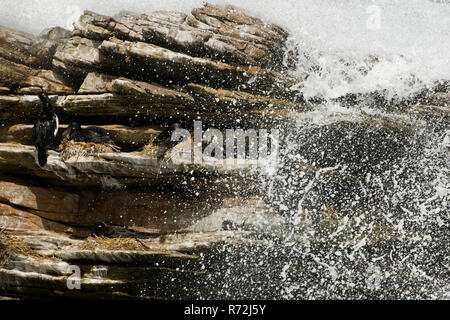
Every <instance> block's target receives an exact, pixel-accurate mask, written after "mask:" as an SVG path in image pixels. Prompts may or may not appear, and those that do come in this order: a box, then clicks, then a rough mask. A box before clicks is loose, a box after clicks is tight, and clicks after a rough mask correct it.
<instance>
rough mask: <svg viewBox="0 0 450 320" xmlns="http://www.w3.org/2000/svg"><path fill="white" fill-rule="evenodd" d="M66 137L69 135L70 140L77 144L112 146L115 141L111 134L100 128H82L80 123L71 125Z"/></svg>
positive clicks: (65, 134)
mask: <svg viewBox="0 0 450 320" xmlns="http://www.w3.org/2000/svg"><path fill="white" fill-rule="evenodd" d="M63 135H64V137H67V135H69V140H71V141H75V142H92V143H97V144H111V145H114V141H113V140H112V139H111V137H110V136H109V132H108V131H106V130H105V129H103V128H100V127H87V128H83V129H82V128H81V125H80V124H79V123H78V122H72V123H70V124H69V126H68V128H67V130H66V131H65V132H64V133H63Z"/></svg>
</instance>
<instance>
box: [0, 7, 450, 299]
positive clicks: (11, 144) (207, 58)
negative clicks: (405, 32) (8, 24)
mask: <svg viewBox="0 0 450 320" xmlns="http://www.w3.org/2000/svg"><path fill="white" fill-rule="evenodd" d="M287 38H288V33H287V32H286V30H284V29H283V28H281V27H280V26H277V25H273V24H269V23H265V22H263V21H261V20H260V19H258V18H254V17H250V16H248V15H246V14H245V13H242V12H240V11H239V10H237V9H235V8H232V7H227V8H219V7H214V6H205V7H203V8H198V9H194V10H192V12H191V15H186V14H183V13H177V12H165V11H158V12H154V13H152V14H151V15H147V14H143V15H136V14H132V13H128V12H122V13H120V14H118V15H117V16H114V17H109V16H104V15H101V14H97V13H94V12H90V11H86V12H85V13H84V14H83V15H82V16H81V17H80V19H79V21H78V22H77V23H76V24H75V28H74V30H73V31H72V32H70V31H67V30H64V29H61V28H53V29H49V30H45V31H44V32H43V33H42V34H41V35H40V36H39V37H36V36H33V35H30V34H25V33H22V32H18V31H14V30H9V29H7V28H3V27H0V123H1V126H0V177H1V178H0V294H1V295H4V296H14V297H75V298H87V299H93V298H106V299H110V298H118V299H129V298H141V299H154V298H156V299H166V298H171V299H179V298H208V297H213V298H224V297H235V298H238V297H256V298H258V297H259V298H280V297H285V294H286V292H285V291H283V290H281V289H280V288H284V287H285V286H286V283H289V284H290V285H295V286H297V287H296V290H300V291H301V290H303V291H301V292H303V293H305V292H307V291H308V288H307V287H308V281H313V280H311V279H314V277H317V273H316V271H317V270H316V271H306V270H305V269H303V270H304V271H305V276H304V277H305V279H309V280H307V281H306V280H305V281H304V282H303V284H302V280H299V279H293V278H291V279H288V280H286V279H283V273H282V272H283V270H285V269H284V268H283V267H282V266H283V265H285V263H286V262H289V261H291V259H293V255H292V254H293V252H290V253H286V251H285V247H284V245H282V244H280V238H282V237H285V235H286V234H289V233H290V231H289V230H296V231H297V230H298V229H299V228H303V225H309V224H311V223H313V224H314V225H315V226H316V227H317V228H318V230H319V234H316V235H315V236H314V240H311V239H310V240H311V241H312V242H310V246H313V247H314V246H317V248H321V247H324V246H331V247H333V246H334V245H335V242H333V241H329V239H330V238H329V236H330V234H333V232H334V231H336V230H338V229H339V228H340V226H341V225H345V226H349V225H350V226H351V225H352V223H353V224H355V223H356V224H357V225H358V222H352V223H350V222H349V220H348V219H347V220H345V216H346V214H348V213H349V212H350V213H352V214H353V216H355V212H368V214H371V215H373V217H377V216H378V215H379V212H377V213H374V212H373V208H378V209H379V210H389V209H390V207H389V205H391V203H389V204H387V203H386V202H383V201H384V199H385V196H386V194H389V192H390V191H393V190H396V189H395V188H396V186H395V187H394V186H392V183H393V182H392V181H390V180H389V181H388V179H387V177H386V175H382V174H381V172H389V170H394V168H397V169H398V168H399V167H398V166H397V164H399V163H400V161H403V160H404V159H405V157H409V158H410V160H411V161H412V162H414V161H415V160H416V159H418V158H419V155H420V154H422V153H423V150H424V148H426V143H423V141H422V140H420V139H421V138H423V137H419V136H418V135H417V130H422V129H423V130H426V128H427V127H430V126H432V127H433V128H434V129H433V130H434V131H433V130H431V131H432V132H431V133H430V135H433V136H442V135H443V134H445V130H446V128H448V125H449V123H450V109H449V107H448V103H450V93H449V91H448V86H446V85H445V83H443V84H442V85H441V86H440V87H436V88H433V89H432V90H431V89H430V90H429V91H424V92H423V93H421V94H420V95H418V96H417V97H415V98H414V99H413V101H407V102H403V103H402V104H396V105H393V104H389V103H388V102H386V101H383V102H380V101H379V100H376V98H374V99H373V100H371V101H376V102H374V104H375V105H376V106H379V108H378V110H386V108H388V109H389V110H390V111H389V112H391V113H389V114H388V115H386V114H385V113H383V112H381V111H380V112H368V111H367V110H364V109H362V110H359V112H358V115H357V116H355V114H350V113H348V114H346V113H345V112H337V113H332V114H329V113H328V114H327V113H326V112H324V113H322V116H323V117H324V118H325V120H326V121H325V125H321V126H311V125H309V126H306V127H305V126H303V127H302V130H301V131H300V132H298V131H295V130H293V129H292V127H293V126H294V124H295V123H298V122H301V121H304V120H305V119H309V118H310V117H311V116H313V115H314V114H315V113H317V112H318V111H320V110H321V108H322V105H321V103H320V101H305V100H304V99H303V97H302V95H301V94H299V93H298V88H299V87H301V83H302V81H303V80H302V79H300V78H296V77H294V76H292V74H293V73H292V72H290V71H291V70H292V68H294V67H295V61H296V60H295V57H296V54H298V53H297V52H296V51H295V50H288V48H287V46H286V41H287ZM42 89H43V90H45V91H46V92H47V93H48V94H49V95H50V97H51V101H52V103H53V104H54V105H55V107H56V110H57V114H58V116H59V119H60V122H61V126H60V132H59V137H60V136H61V133H62V131H63V130H64V129H65V128H66V126H67V123H69V122H71V121H73V120H75V119H76V120H78V121H79V122H81V123H82V124H83V125H84V126H87V125H98V126H101V127H103V128H105V129H107V130H108V131H109V133H110V135H111V138H112V139H113V140H114V142H115V143H116V144H117V146H118V147H120V152H112V151H111V152H106V153H105V152H95V153H89V154H87V155H86V154H83V155H81V156H80V155H71V156H69V157H65V156H63V151H62V150H61V149H60V148H58V146H55V147H54V148H53V150H50V151H49V158H48V164H47V165H46V166H45V167H43V168H41V167H40V166H39V165H38V164H37V154H36V151H35V149H34V147H33V146H32V145H31V132H32V127H33V123H34V121H35V119H36V117H37V115H38V114H39V112H40V111H41V108H42V105H41V103H40V101H39V99H38V97H37V96H36V95H35V93H36V92H39V91H40V90H42ZM374 96H376V94H374ZM342 101H344V102H345V105H346V106H351V105H354V104H355V103H354V101H352V99H351V97H342ZM392 110H393V111H392ZM195 120H201V121H202V124H203V127H204V128H218V129H219V130H225V129H227V128H236V127H239V128H246V129H249V128H267V129H269V128H278V129H280V130H282V132H283V134H282V138H281V139H282V140H283V141H284V142H286V141H288V142H289V143H287V142H286V144H289V146H290V147H289V148H290V149H286V150H287V151H289V154H291V155H292V154H294V155H300V154H301V155H305V156H304V157H296V156H288V157H286V158H284V159H282V161H281V162H282V164H281V169H280V170H279V171H278V173H277V176H278V178H276V179H269V178H267V176H266V173H264V172H262V171H264V170H262V169H261V168H260V167H257V166H256V167H255V165H254V162H253V161H252V160H251V159H232V161H231V162H230V163H228V164H227V165H224V164H223V163H222V162H220V163H217V162H216V161H214V158H211V159H207V158H204V159H203V160H204V161H203V162H202V163H201V164H198V163H193V162H192V161H186V162H182V163H179V162H175V161H174V160H173V159H169V158H165V159H164V161H163V163H161V162H160V161H158V160H157V159H156V157H155V155H154V153H152V152H148V145H149V143H150V141H152V139H154V137H155V136H156V135H158V134H159V133H161V132H162V131H163V130H164V129H165V128H166V127H167V126H169V125H170V124H171V123H173V122H175V121H176V122H179V123H180V124H182V126H183V127H184V128H186V129H188V130H191V131H192V129H193V123H194V121H195ZM283 130H284V131H283ZM290 135H296V136H295V137H292V136H290ZM349 140H351V143H349ZM299 141H302V143H299ZM187 143H191V142H190V141H189V142H187ZM178 147H179V146H177V147H176V148H178ZM445 148H448V147H447V146H445V147H444V149H445ZM286 150H285V151H286ZM443 152H444V153H443V155H444V156H443V157H444V158H440V159H441V160H440V161H444V162H445V161H448V150H444V151H443ZM368 155H370V159H369V158H367V156H368ZM244 156H245V155H244ZM408 168H410V169H411V170H412V171H414V172H417V171H418V170H420V168H419V167H413V166H411V167H408ZM265 169H267V168H265ZM398 170H400V169H398ZM406 174H408V173H406ZM371 176H372V177H375V178H372V179H371V178H370V177H371ZM368 177H369V178H368ZM379 177H382V178H380V179H381V180H379V181H378V180H377V179H378V178H379ZM414 177H416V176H414ZM306 178H308V179H309V180H308V181H314V184H309V185H308V184H305V181H306V180H305V179H306ZM382 179H384V180H382ZM429 182H430V180H429V177H423V179H422V180H421V181H420V182H419V183H420V184H423V185H427V184H429ZM401 183H403V185H402V188H404V189H405V190H406V189H408V188H410V189H411V188H413V183H417V181H414V182H413V181H410V180H408V179H403V180H401ZM380 185H381V187H380ZM283 186H284V187H283ZM383 187H384V188H387V191H386V190H384V189H383ZM273 188H276V189H277V190H285V191H279V192H277V193H273V192H271V191H270V190H272V189H273ZM308 188H310V189H308ZM380 188H381V189H380ZM430 188H432V186H430ZM291 190H293V191H291ZM305 190H307V191H308V192H305ZM294 191H295V192H294ZM309 191H311V192H309ZM355 199H356V200H355ZM361 199H362V200H361ZM352 201H353V202H355V201H356V202H358V205H354V204H353V202H352ZM398 202H399V203H400V204H399V206H400V205H403V206H404V208H405V210H407V209H406V208H407V207H408V206H407V205H404V203H405V202H408V200H407V197H405V198H402V199H400V200H398ZM280 204H283V205H280ZM439 206H442V205H439ZM388 207H389V208H388ZM397 209H398V207H396V210H397ZM399 210H400V211H401V209H399ZM411 210H412V209H411ZM369 212H370V213H369ZM442 214H443V213H442ZM310 215H312V216H313V217H312V218H308V217H310ZM98 221H103V222H105V223H107V224H113V225H120V226H123V227H126V228H127V232H130V233H129V234H128V236H126V237H123V238H114V239H111V238H105V237H92V236H90V235H91V229H92V227H93V226H94V224H95V223H96V222H98ZM298 221H303V222H302V223H299V222H298ZM356 221H357V220H356ZM370 223H372V224H371V225H370V228H369V229H368V230H369V231H368V235H367V237H366V238H367V240H366V241H367V245H368V246H369V247H370V248H372V249H373V250H376V249H374V248H375V247H377V246H382V245H383V244H384V245H385V244H386V243H388V244H390V243H392V242H395V241H397V237H398V234H397V230H394V229H392V228H390V227H386V222H383V221H378V220H377V218H374V220H373V221H369V222H368V224H370ZM288 226H289V227H288ZM292 228H293V229H292ZM438 229H439V228H438ZM341 230H342V229H341ZM439 230H441V231H439V232H438V233H439V234H440V235H441V237H443V238H441V240H440V241H441V242H439V243H440V244H442V243H445V237H447V235H446V233H445V232H444V233H441V232H443V231H442V227H441V229H439ZM410 232H411V234H410V239H411V238H414V236H415V234H417V233H420V234H422V233H423V232H425V231H424V230H418V229H417V228H415V227H411V228H410ZM421 232H422V233H421ZM322 233H323V234H322ZM360 235H361V234H360ZM360 235H358V236H357V237H356V238H352V240H351V241H350V242H349V243H351V245H352V246H354V245H355V244H356V243H357V240H358V239H359V240H361V238H358V237H359V236H360ZM303 236H304V234H303V235H302V236H301V237H300V236H296V237H294V238H289V241H294V242H297V243H302V241H305V239H304V238H303ZM361 237H362V235H361ZM350 238H351V237H350ZM327 239H328V240H327ZM335 240H336V239H334V241H335ZM308 241H309V240H308ZM311 243H312V244H311ZM269 244H270V245H269ZM440 252H441V253H445V252H442V251H440ZM243 257H245V259H244V258H243ZM436 259H437V258H436ZM263 261H264V265H261V264H262V263H263ZM296 263H297V262H296ZM298 263H300V262H298ZM305 263H306V262H305ZM74 266H75V269H74ZM258 266H259V267H258ZM77 268H78V269H77ZM302 268H304V266H303V265H298V266H297V269H296V270H302ZM76 270H79V271H80V274H79V278H80V279H79V280H80V281H81V283H80V287H79V288H75V289H74V288H70V285H69V286H68V283H76V281H77V280H78V277H77V273H76ZM244 270H245V271H244ZM326 270H327V268H324V270H323V271H318V274H319V275H320V274H321V272H322V273H323V272H325V273H326ZM242 274H243V275H244V276H241V275H242ZM362 281H363V284H364V280H362ZM318 282H319V281H318ZM318 282H317V283H318ZM355 282H356V283H358V281H355ZM249 284H251V285H249ZM255 286H256V287H258V288H260V289H259V290H256V291H255V290H253V289H252V288H253V287H255ZM337 290H338V291H339V292H341V294H348V293H349V292H350V293H351V294H353V293H354V292H357V294H361V295H363V296H367V295H370V294H372V293H371V292H372V291H371V290H368V289H367V288H365V286H364V285H359V286H358V285H357V286H356V287H355V288H350V289H349V288H346V286H345V285H341V286H339V287H338V289H337ZM389 290H391V291H389ZM389 290H388V291H389V292H388V294H387V296H389V295H390V294H391V296H396V294H397V292H398V291H402V290H405V289H404V288H398V287H395V286H392V287H390V289H389ZM336 294H337V293H336ZM380 294H386V293H385V292H384V293H380ZM322 296H323V297H330V296H333V294H330V293H324V294H323V295H322Z"/></svg>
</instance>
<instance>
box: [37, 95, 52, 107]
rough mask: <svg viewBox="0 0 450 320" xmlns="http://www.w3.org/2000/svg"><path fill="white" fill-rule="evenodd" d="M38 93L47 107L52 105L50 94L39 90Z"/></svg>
mask: <svg viewBox="0 0 450 320" xmlns="http://www.w3.org/2000/svg"><path fill="white" fill-rule="evenodd" d="M36 95H37V96H38V97H39V99H40V100H41V101H42V104H43V105H44V107H45V108H49V107H50V98H49V97H48V95H47V94H46V93H45V92H44V91H42V92H39V93H37V94H36Z"/></svg>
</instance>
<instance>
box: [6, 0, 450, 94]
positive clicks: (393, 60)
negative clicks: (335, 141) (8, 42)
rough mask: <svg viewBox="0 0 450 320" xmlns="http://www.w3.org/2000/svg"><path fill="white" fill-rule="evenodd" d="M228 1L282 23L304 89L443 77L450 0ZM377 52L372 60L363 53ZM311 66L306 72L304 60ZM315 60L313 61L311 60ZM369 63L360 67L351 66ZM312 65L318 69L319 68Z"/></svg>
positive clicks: (61, 14)
mask: <svg viewBox="0 0 450 320" xmlns="http://www.w3.org/2000/svg"><path fill="white" fill-rule="evenodd" d="M209 2H210V3H212V4H219V5H226V4H232V5H235V6H237V7H240V8H242V9H244V10H245V11H246V12H248V13H249V14H250V15H254V16H257V17H260V18H261V19H263V20H264V21H267V22H270V23H276V24H279V25H281V26H283V27H284V28H286V29H287V30H288V31H289V32H290V34H291V35H292V39H291V40H292V43H295V44H299V45H298V49H299V52H300V53H301V54H303V53H306V54H307V55H308V59H305V58H300V63H299V67H298V70H297V72H296V74H297V75H305V74H308V75H309V78H308V79H307V80H306V81H305V82H304V83H303V86H302V88H301V91H302V92H303V93H304V95H305V96H307V97H310V96H317V95H319V96H322V97H324V98H335V97H338V96H342V95H345V94H347V93H360V92H362V93H364V92H371V91H374V90H384V91H385V92H386V93H387V94H388V97H390V98H392V97H395V96H399V97H405V96H408V95H410V94H411V93H414V92H416V91H417V90H418V89H421V88H423V87H424V86H426V85H430V84H431V83H433V82H434V81H436V80H442V79H450V54H449V52H450V3H448V2H447V3H446V1H432V0H404V1H398V0H397V1H395V0H346V1H337V0H300V1H299V0H286V1H273V0H255V1H253V0H251V1H209ZM0 4H2V7H4V8H5V7H6V8H8V10H2V12H0V24H1V25H6V26H9V27H13V28H17V29H22V30H25V31H29V32H33V33H39V32H40V31H41V30H42V29H44V28H46V27H51V26H55V25H59V26H62V27H66V28H70V27H71V25H72V23H73V22H75V20H76V19H77V18H78V16H79V15H80V14H81V13H82V11H83V10H85V9H89V10H93V11H96V12H99V13H103V14H108V15H114V14H116V13H118V12H119V11H120V10H123V9H126V10H129V11H134V12H138V13H151V12H152V11H155V10H176V11H182V12H185V13H189V11H190V10H191V9H192V8H195V7H200V6H202V4H203V1H201V0H189V1H179V0H166V1H164V2H163V3H161V2H160V1H145V2H143V1H133V0H132V1H128V0H117V1H113V2H111V1H105V0H95V1H94V0H77V1H75V0H63V1H54V0H41V1H39V3H38V4H37V3H36V1H34V0H24V1H20V2H18V1H14V0H0ZM370 55H376V56H377V57H379V58H380V61H379V62H378V63H375V64H374V63H372V62H368V61H367V57H368V56H370ZM313 66H314V67H315V69H314V70H315V71H314V72H311V70H309V68H310V67H313ZM317 67H318V68H317ZM360 69H369V70H370V71H368V72H364V73H363V74H361V72H359V71H358V70H360ZM318 70H319V71H318Z"/></svg>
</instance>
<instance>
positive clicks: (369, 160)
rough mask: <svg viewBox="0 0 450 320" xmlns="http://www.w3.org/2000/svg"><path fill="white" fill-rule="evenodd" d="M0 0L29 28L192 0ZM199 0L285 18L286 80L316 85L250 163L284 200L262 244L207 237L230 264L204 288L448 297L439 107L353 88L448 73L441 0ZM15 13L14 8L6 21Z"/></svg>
mask: <svg viewBox="0 0 450 320" xmlns="http://www.w3.org/2000/svg"><path fill="white" fill-rule="evenodd" d="M441 2H443V1H441ZM2 3H4V5H6V6H8V7H9V8H14V9H10V10H8V11H2V12H0V21H2V22H1V24H5V25H7V26H10V27H16V28H19V29H20V27H21V26H22V25H23V24H24V22H23V21H24V20H25V21H29V22H30V23H28V24H27V25H28V26H29V29H28V30H27V31H32V32H34V33H38V32H40V30H41V29H43V28H44V27H50V26H54V25H60V26H63V27H67V26H68V25H70V24H71V23H72V22H74V21H72V20H73V16H74V12H78V11H77V10H78V9H80V10H81V9H82V10H84V9H90V10H93V11H97V12H99V13H104V14H109V15H114V14H116V13H118V12H119V11H120V10H122V9H126V10H130V11H135V12H140V13H142V12H146V13H150V12H151V11H153V10H177V11H180V10H181V11H184V12H186V13H188V12H189V10H190V9H192V8H193V7H198V6H201V5H202V1H183V2H182V3H180V1H178V0H176V1H175V0H168V1H165V2H164V4H161V3H159V2H154V3H149V2H145V3H144V2H142V1H114V2H113V3H110V1H108V3H107V2H106V1H95V2H94V1H88V0H84V1H57V2H55V1H53V0H52V1H47V0H42V1H40V5H39V7H35V6H34V1H31V0H29V1H21V2H20V3H17V1H14V2H13V1H10V0H2ZM106 3H107V5H105V4H106ZM210 3H212V4H220V5H223V4H234V5H236V6H238V7H241V8H243V9H244V10H245V11H246V12H248V13H249V14H250V15H253V16H257V17H260V18H261V19H263V20H264V21H268V22H270V23H276V24H279V25H281V26H283V27H284V28H286V29H287V30H288V31H289V32H290V34H291V37H290V39H289V41H288V49H290V50H291V51H292V52H296V53H297V67H296V68H295V70H290V71H289V72H290V73H291V74H292V75H294V76H297V77H301V78H304V79H305V81H304V82H302V83H301V84H300V85H299V86H298V87H297V88H296V90H298V91H299V92H300V93H301V94H302V95H303V96H304V97H305V98H307V99H308V98H316V97H319V98H321V104H317V105H314V106H313V107H312V110H310V111H307V112H303V113H298V112H292V113H291V114H290V116H289V117H288V119H285V120H283V121H282V123H281V124H280V125H279V127H280V129H282V131H283V134H282V136H283V137H282V141H281V142H280V147H281V151H280V159H279V160H280V163H279V166H278V170H277V172H276V174H273V173H272V174H270V175H264V176H262V177H261V179H262V180H263V185H265V187H266V190H265V191H266V196H265V200H266V201H267V202H268V203H270V204H271V205H272V206H273V207H275V208H276V209H277V210H278V211H279V212H281V213H283V214H284V216H285V217H286V220H287V223H286V226H284V228H283V231H282V232H281V233H280V234H276V235H273V236H272V237H268V236H267V235H260V239H259V240H261V241H263V243H264V245H263V246H259V247H258V246H255V247H248V248H239V249H236V248H235V247H233V246H228V245H224V246H223V247H222V248H220V249H218V251H219V252H218V254H224V253H225V254H227V255H228V256H229V257H232V258H229V259H230V261H231V263H230V264H231V265H232V268H230V267H227V266H224V267H223V269H220V270H219V272H218V274H219V276H218V278H217V279H215V280H216V282H215V283H216V287H217V288H222V289H219V293H217V291H215V293H214V297H218V296H219V297H229V298H243V297H244V298H289V299H290V298H296V299H302V298H309V299H320V298H407V299H411V298H434V299H436V298H445V297H448V295H449V285H448V283H449V280H450V279H449V275H448V270H449V267H450V266H449V250H448V244H449V220H450V219H449V213H450V199H449V198H450V196H449V188H450V172H449V167H450V156H449V149H448V148H449V147H448V141H449V139H450V138H449V137H450V130H449V127H448V125H449V124H448V116H447V118H445V113H444V116H439V115H437V116H430V117H428V118H427V117H422V116H420V117H418V116H417V115H418V114H420V109H417V108H416V109H414V108H413V107H412V106H408V107H406V108H396V107H393V106H391V105H390V104H389V103H387V104H386V103H384V102H383V103H378V102H377V101H378V100H375V101H374V100H372V99H370V97H369V96H367V97H366V96H365V95H364V94H370V93H373V92H378V93H379V94H380V95H382V97H383V98H384V99H385V101H392V100H396V101H401V100H403V99H406V98H410V97H411V96H414V95H416V94H418V93H420V92H421V91H422V90H424V89H425V88H429V87H432V86H433V85H434V84H435V82H436V81H439V80H445V79H450V55H449V52H450V28H449V26H450V3H445V2H444V3H439V1H429V0H413V1H411V0H408V1H389V0H379V1H376V0H373V1H371V0H362V1H361V0H359V1H358V0H348V1H337V0H314V1H312V0H311V1H298V0H292V1H283V2H281V1H277V2H274V1H269V0H258V1H245V2H240V1H210ZM8 4H10V5H8ZM24 8H33V10H32V11H30V10H29V9H27V10H25V9H24ZM66 8H70V10H66ZM14 10H17V11H18V12H21V13H20V14H19V13H17V14H14V13H13V11H14ZM49 10H50V11H49ZM61 13H63V14H61ZM77 15H78V14H77ZM43 16H51V18H50V19H48V20H46V19H42V17H43ZM12 17H13V18H12ZM17 17H21V18H23V19H21V20H22V21H21V22H20V23H21V24H20V25H18V24H17V23H18V22H17V21H16V20H15V19H16V18H17ZM38 22H39V24H38ZM45 23H47V24H45ZM350 94H357V95H360V98H359V99H358V100H357V101H356V102H354V103H353V104H351V105H348V104H344V103H342V102H340V101H339V98H340V97H344V96H347V95H350ZM446 119H447V120H446ZM205 298H206V297H205Z"/></svg>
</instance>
